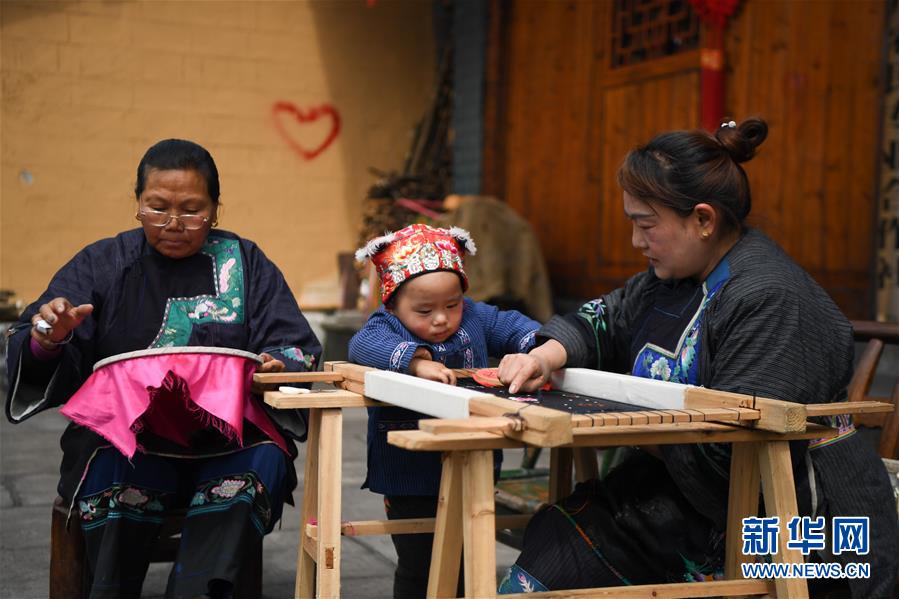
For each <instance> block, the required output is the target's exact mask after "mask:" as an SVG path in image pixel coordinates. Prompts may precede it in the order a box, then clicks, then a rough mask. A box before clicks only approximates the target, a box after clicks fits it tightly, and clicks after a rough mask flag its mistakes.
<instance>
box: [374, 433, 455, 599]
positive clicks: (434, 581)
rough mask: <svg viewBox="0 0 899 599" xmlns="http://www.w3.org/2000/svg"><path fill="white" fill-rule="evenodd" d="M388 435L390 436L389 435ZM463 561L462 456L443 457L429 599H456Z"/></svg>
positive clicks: (429, 577)
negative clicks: (450, 598)
mask: <svg viewBox="0 0 899 599" xmlns="http://www.w3.org/2000/svg"><path fill="white" fill-rule="evenodd" d="M388 434H389V433H388ZM461 558H462V454H461V453H457V452H453V453H447V454H444V456H443V470H442V471H441V473H440V491H439V495H438V497H437V516H436V518H435V529H434V545H433V553H432V554H431V567H430V570H429V571H428V592H427V597H428V599H434V598H436V597H455V596H456V588H457V587H458V584H459V563H460V561H461Z"/></svg>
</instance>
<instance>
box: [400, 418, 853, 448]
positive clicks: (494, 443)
mask: <svg viewBox="0 0 899 599" xmlns="http://www.w3.org/2000/svg"><path fill="white" fill-rule="evenodd" d="M573 434H574V438H573V440H572V442H571V446H573V447H615V446H618V445H670V444H678V443H733V442H737V443H739V442H744V441H770V440H794V439H829V438H831V437H834V436H835V435H836V434H837V431H836V430H835V429H832V428H829V427H826V426H820V425H816V424H810V425H809V426H808V428H807V429H806V430H805V431H803V432H792V433H774V432H768V431H760V430H754V429H747V428H742V427H736V426H728V425H726V424H718V423H716V422H687V423H683V424H655V425H653V424H649V425H641V426H621V427H614V426H609V427H594V428H586V427H581V428H576V429H574V430H573ZM387 442H388V443H390V444H391V445H396V446H397V447H402V448H404V449H410V450H414V451H453V450H460V449H467V448H469V447H483V448H485V449H506V448H512V447H523V446H524V444H523V443H522V442H520V441H517V440H515V439H510V438H508V437H500V436H499V435H495V434H493V433H482V432H479V433H445V434H441V435H433V434H431V433H427V432H425V431H390V432H388V433H387Z"/></svg>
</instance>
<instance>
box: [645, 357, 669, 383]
mask: <svg viewBox="0 0 899 599" xmlns="http://www.w3.org/2000/svg"><path fill="white" fill-rule="evenodd" d="M649 374H650V375H651V376H652V378H654V379H661V380H663V381H667V380H668V379H670V378H671V366H670V365H669V364H668V360H666V359H665V357H664V356H662V357H660V358H659V359H658V360H656V361H655V362H653V364H652V367H651V368H650V369H649Z"/></svg>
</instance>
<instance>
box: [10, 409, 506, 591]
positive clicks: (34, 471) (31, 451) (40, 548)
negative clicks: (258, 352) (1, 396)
mask: <svg viewBox="0 0 899 599" xmlns="http://www.w3.org/2000/svg"><path fill="white" fill-rule="evenodd" d="M365 418H366V416H365V411H364V410H347V411H346V412H345V418H344V443H343V452H344V460H343V519H344V520H367V519H382V518H384V510H383V504H382V502H381V498H380V496H378V495H375V494H373V493H370V492H369V491H364V490H361V489H359V486H360V485H361V484H362V481H363V479H364V477H365ZM66 422H67V420H66V419H65V418H64V417H63V416H61V415H59V414H58V413H57V412H56V411H55V410H54V411H49V412H44V413H42V414H40V415H38V416H36V417H34V418H32V419H30V420H28V421H26V422H24V423H22V424H19V425H12V424H10V423H9V422H7V420H6V418H5V417H2V418H0V484H2V489H0V598H3V599H44V598H46V597H47V593H48V588H49V582H48V572H49V565H50V513H51V506H52V503H53V500H54V498H55V497H56V495H57V493H56V483H57V473H58V468H59V461H60V458H61V456H62V452H61V451H60V449H59V437H60V435H61V433H62V431H63V429H64V428H65V426H66ZM304 458H305V446H302V447H301V448H300V456H299V458H298V459H297V469H298V471H299V472H300V473H302V464H303V462H304ZM520 459H521V456H520V450H518V453H516V454H515V455H512V456H508V458H507V463H508V464H510V466H511V467H514V466H515V465H516V464H517V462H519V461H520ZM302 484H303V482H302V480H301V481H300V488H298V489H297V491H296V494H295V497H296V498H297V500H299V498H300V497H301V494H302ZM299 519H300V516H299V509H298V508H294V507H291V506H285V509H284V516H283V518H282V521H281V527H280V528H276V529H275V530H274V531H273V532H272V533H271V534H270V535H268V536H267V537H266V539H265V544H264V559H263V564H264V566H263V567H264V571H263V594H264V597H266V598H267V599H275V598H278V599H280V598H285V597H293V589H294V576H295V574H296V557H297V539H298V528H299ZM342 547H343V572H342V578H341V589H342V593H341V595H342V596H343V597H364V598H366V599H368V598H378V597H392V588H393V570H394V567H395V563H396V555H395V554H394V550H393V545H392V543H391V541H390V538H389V537H386V536H379V537H375V536H370V537H343V544H342ZM517 553H518V552H517V551H515V550H513V549H511V548H508V547H505V546H502V545H500V546H499V549H498V551H497V570H498V576H500V575H501V574H500V573H501V572H503V571H504V570H505V569H506V568H508V566H509V565H511V564H512V562H514V560H515V557H516V556H517ZM167 576H168V565H167V564H154V565H151V567H150V572H149V574H148V575H147V580H146V584H145V585H144V595H143V596H144V597H146V598H162V597H163V593H164V591H165V581H166V577H167ZM497 580H499V578H498V579H497Z"/></svg>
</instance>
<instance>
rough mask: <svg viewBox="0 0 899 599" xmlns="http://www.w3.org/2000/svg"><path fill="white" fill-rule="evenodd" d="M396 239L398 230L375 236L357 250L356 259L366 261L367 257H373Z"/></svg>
mask: <svg viewBox="0 0 899 599" xmlns="http://www.w3.org/2000/svg"><path fill="white" fill-rule="evenodd" d="M394 239H396V232H392V233H386V234H384V235H381V236H380V237H375V238H374V239H372V240H371V241H369V242H368V243H366V244H365V245H363V246H362V247H361V248H359V249H358V250H356V261H357V262H365V261H366V260H367V259H369V258H373V257H374V256H375V254H377V253H378V252H380V251H381V250H383V249H384V247H385V246H387V245H390V244H391V243H393V240H394Z"/></svg>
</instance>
